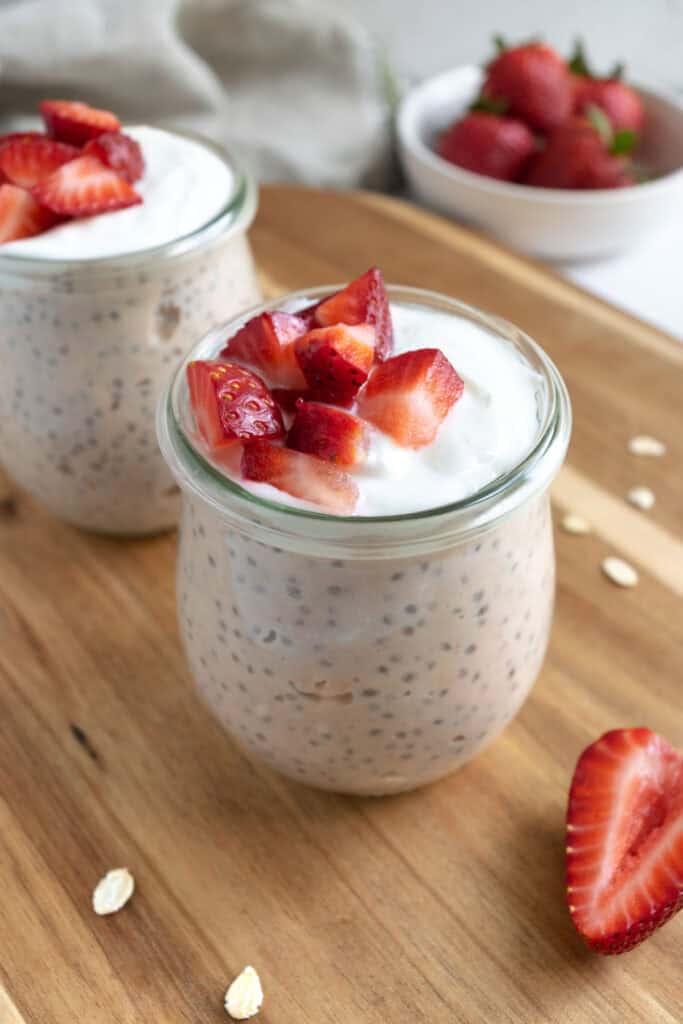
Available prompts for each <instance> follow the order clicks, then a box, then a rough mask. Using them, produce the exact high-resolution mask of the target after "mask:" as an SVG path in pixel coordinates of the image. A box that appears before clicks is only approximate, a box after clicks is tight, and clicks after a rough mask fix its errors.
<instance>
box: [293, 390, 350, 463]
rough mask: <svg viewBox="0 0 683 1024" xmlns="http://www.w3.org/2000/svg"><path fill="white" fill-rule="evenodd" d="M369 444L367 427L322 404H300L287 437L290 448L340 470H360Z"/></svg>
mask: <svg viewBox="0 0 683 1024" xmlns="http://www.w3.org/2000/svg"><path fill="white" fill-rule="evenodd" d="M369 443H370V438H369V434H368V427H367V424H365V423H364V422H363V420H361V419H359V418H358V417H357V416H353V415H352V414H351V413H350V412H345V411H344V410H343V409H335V408H334V407H333V406H331V405H320V404H319V403H318V402H305V401H303V400H302V399H300V400H299V401H298V402H297V407H296V415H295V416H294V422H293V423H292V426H291V427H290V430H289V433H288V435H287V445H288V447H289V448H295V449H296V450H297V451H299V452H308V453H309V455H317V456H318V458H319V459H325V460H326V461H327V462H334V463H336V465H338V466H357V465H359V464H360V463H362V462H365V460H366V458H367V455H368V448H369Z"/></svg>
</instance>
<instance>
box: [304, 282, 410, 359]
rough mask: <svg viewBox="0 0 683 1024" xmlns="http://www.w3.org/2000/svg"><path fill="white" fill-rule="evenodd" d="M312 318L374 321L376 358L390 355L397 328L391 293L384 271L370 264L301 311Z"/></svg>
mask: <svg viewBox="0 0 683 1024" xmlns="http://www.w3.org/2000/svg"><path fill="white" fill-rule="evenodd" d="M299 316H302V317H303V318H304V319H308V320H309V322H311V321H312V323H311V326H316V325H318V326H319V327H330V326H332V325H333V324H350V325H354V324H372V326H373V327H374V328H375V337H376V348H377V359H386V358H387V357H388V356H390V355H391V351H392V348H393V345H394V332H393V327H392V323H391V311H390V309H389V297H388V295H387V291H386V288H385V286H384V278H383V277H382V272H381V271H380V270H379V269H378V268H377V267H371V268H370V269H369V270H368V271H366V272H365V273H364V274H363V275H362V276H361V277H357V278H356V280H355V281H351V283H350V284H348V285H347V286H346V288H343V289H342V290H341V291H340V292H335V294H334V295H330V296H329V297H328V298H326V299H323V300H322V301H321V302H319V303H318V304H317V305H315V306H309V307H308V308H307V309H304V310H302V311H301V312H300V313H299Z"/></svg>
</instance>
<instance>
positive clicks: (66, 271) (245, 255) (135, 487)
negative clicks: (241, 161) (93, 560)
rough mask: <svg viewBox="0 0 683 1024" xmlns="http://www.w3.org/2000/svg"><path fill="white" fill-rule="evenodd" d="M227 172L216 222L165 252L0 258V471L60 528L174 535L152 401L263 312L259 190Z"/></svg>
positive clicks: (171, 497) (174, 498)
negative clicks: (244, 317)
mask: <svg viewBox="0 0 683 1024" xmlns="http://www.w3.org/2000/svg"><path fill="white" fill-rule="evenodd" d="M204 144H205V145H209V144H208V143H204ZM211 148H213V149H215V150H216V152H218V154H219V155H221V157H222V158H223V159H226V160H227V157H226V156H225V154H223V153H221V151H220V150H218V149H217V148H216V147H211ZM229 163H230V167H231V170H232V175H233V181H234V188H233V191H232V194H231V196H230V197H229V200H228V202H227V203H226V205H225V206H224V207H223V209H221V210H220V211H219V213H218V214H217V215H216V216H215V217H214V218H213V220H211V221H210V222H209V223H208V224H206V225H204V226H203V227H202V228H200V229H198V230H197V231H195V232H193V233H192V234H190V235H188V236H186V237H183V238H180V239H177V240H175V241H173V242H171V243H168V244H166V245H163V246H157V247H155V248H153V249H146V250H142V251H139V252H135V253H130V254H127V255H122V256H116V257H105V258H99V259H88V260H82V261H78V260H68V261H57V260H53V259H34V258H30V257H26V256H21V255H17V254H15V253H5V254H3V253H2V249H1V248H0V361H1V363H2V374H0V446H1V447H0V461H2V462H3V464H4V465H5V467H6V469H7V470H8V472H9V473H10V475H11V476H12V477H13V478H14V480H15V481H16V482H17V483H18V484H19V485H20V486H21V487H23V488H24V489H25V490H27V491H28V492H29V493H30V494H31V495H32V496H33V497H35V498H36V499H38V500H39V501H41V502H42V503H43V504H45V505H46V506H47V507H48V508H49V509H50V511H51V512H52V513H54V515H56V516H59V517H60V518H62V519H65V520H67V521H68V522H70V523H73V524H75V525H77V526H81V527H85V528H87V529H92V530H98V531H102V532H106V533H117V534H127V535H134V534H145V533H154V532H157V531H159V530H163V529H166V528H168V527H171V526H173V525H175V523H176V522H177V519H178V514H179V492H178V488H177V486H176V484H175V481H174V480H173V477H172V476H171V474H170V473H169V471H168V469H167V467H166V465H165V463H164V460H163V459H162V457H161V455H160V453H159V450H158V446H157V443H156V437H155V432H154V411H155V406H156V403H157V400H158V396H159V393H160V392H161V390H162V388H163V386H164V385H165V383H166V382H167V380H168V378H169V376H170V373H171V371H172V370H173V368H174V367H175V366H176V365H177V363H178V360H179V359H180V358H181V357H182V356H183V355H184V354H185V353H186V351H187V349H188V348H189V346H190V344H191V343H193V342H194V341H195V340H196V338H197V337H198V336H200V335H202V334H204V333H205V332H206V331H207V330H209V328H210V327H212V326H214V325H215V324H218V323H220V322H222V321H223V320H225V319H226V318H227V317H231V316H234V315H235V314H236V313H238V312H239V311H240V310H242V309H244V308H246V307H247V306H250V305H252V304H253V303H254V302H258V301H259V300H260V298H261V294H260V289H259V286H258V283H257V280H256V275H255V271H254V265H253V261H252V256H251V251H250V248H249V242H248V240H247V236H246V231H247V229H248V227H249V225H250V224H251V221H252V220H253V217H254V214H255V211H256V205H257V192H256V187H255V185H254V183H253V182H252V181H251V180H250V179H249V178H248V177H246V176H245V175H244V174H243V173H242V172H241V171H239V170H238V169H237V168H236V166H235V164H234V162H233V161H229Z"/></svg>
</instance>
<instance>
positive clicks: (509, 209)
mask: <svg viewBox="0 0 683 1024" xmlns="http://www.w3.org/2000/svg"><path fill="white" fill-rule="evenodd" d="M482 77H483V76H482V71H481V69H480V68H478V67H475V66H468V67H460V68H456V69H454V70H453V71H446V72H445V73H443V74H441V75H437V76H435V77H434V78H429V79H427V80H426V81H424V82H422V83H421V84H420V85H418V86H417V87H416V88H414V89H412V90H411V91H410V92H409V93H408V94H407V96H406V97H405V98H404V100H403V102H402V103H401V106H400V109H399V113H398V138H399V151H400V154H401V160H402V163H403V167H404V170H405V173H406V176H407V178H408V182H409V184H410V186H411V189H412V191H413V193H414V195H415V196H416V197H417V199H419V200H420V201H421V202H423V203H424V204H425V205H427V206H430V207H432V208H434V209H436V210H439V211H440V212H442V213H447V214H450V215H451V216H453V217H455V218H457V219H458V220H462V221H466V222H469V223H472V224H474V225H476V226H478V227H480V228H483V229H484V230H485V231H487V232H489V233H490V234H492V235H495V236H496V237H497V238H500V239H501V240H502V241H504V242H506V243H508V244H509V245H511V246H513V247H514V248H517V249H521V250H522V251H523V252H527V253H531V254H532V255H535V256H541V257H543V258H544V259H550V260H586V259H595V258H598V257H603V256H608V255H610V254H612V253H615V252H618V251H619V250H622V249H626V248H628V247H629V246H633V245H636V244H638V243H639V242H640V241H641V239H643V238H644V237H645V236H646V235H647V234H649V233H650V232H651V231H654V230H656V229H657V228H659V227H661V226H662V224H664V223H666V221H667V220H668V219H669V218H670V217H672V216H680V214H681V211H683V108H681V106H679V105H678V104H677V103H676V102H674V101H673V100H672V99H667V98H666V97H665V96H663V95H661V94H657V93H654V92H650V91H648V90H647V89H640V88H639V89H638V91H639V93H640V95H641V96H642V98H643V102H644V104H645V115H646V122H645V125H646V126H645V129H644V132H643V137H642V140H641V143H640V146H639V150H638V152H639V159H640V158H642V162H643V163H644V165H645V166H646V167H647V168H648V170H649V171H650V173H652V174H653V175H656V176H657V177H656V178H655V179H654V180H652V181H648V182H646V183H644V184H642V185H634V186H631V187H627V188H616V189H600V190H595V191H579V190H568V189H547V188H532V187H530V186H528V185H516V184H514V183H509V182H504V181H496V180H495V179H493V178H486V177H484V176H483V175H480V174H473V173H472V172H471V171H466V170H464V169H463V168H461V167H456V166H455V165H454V164H451V163H448V161H447V160H443V159H442V158H441V157H440V156H438V155H437V154H436V153H435V152H434V145H435V140H436V138H437V137H438V135H439V133H440V132H442V131H443V130H444V129H445V128H446V127H447V126H448V125H449V124H451V122H452V121H454V120H455V119H456V118H457V117H459V116H460V115H461V114H463V113H464V112H465V110H466V109H467V107H468V106H469V105H470V103H471V102H472V101H473V99H474V98H475V96H476V95H477V93H478V92H479V88H480V85H481V82H482Z"/></svg>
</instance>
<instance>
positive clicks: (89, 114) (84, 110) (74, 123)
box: [40, 100, 121, 146]
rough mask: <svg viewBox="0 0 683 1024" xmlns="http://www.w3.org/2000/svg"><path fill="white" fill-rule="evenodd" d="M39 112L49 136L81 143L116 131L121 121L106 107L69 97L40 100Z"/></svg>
mask: <svg viewBox="0 0 683 1024" xmlns="http://www.w3.org/2000/svg"><path fill="white" fill-rule="evenodd" d="M40 113H41V114H42V117H43V121H44V122H45V129H46V131H47V134H48V135H49V136H50V138H51V139H57V140H58V141H59V142H68V143H70V144H71V145H72V146H83V145H84V144H85V143H86V142H88V141H89V140H90V139H94V138H96V137H97V136H98V135H101V134H102V133H103V132H118V131H119V130H120V128H121V122H120V121H119V119H118V117H116V115H115V114H112V113H111V112H110V111H109V110H98V109H97V108H96V107H91V106H88V104H87V103H79V102H75V101H72V100H43V102H42V103H41V104H40Z"/></svg>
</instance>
